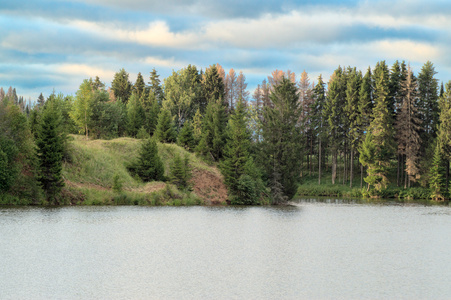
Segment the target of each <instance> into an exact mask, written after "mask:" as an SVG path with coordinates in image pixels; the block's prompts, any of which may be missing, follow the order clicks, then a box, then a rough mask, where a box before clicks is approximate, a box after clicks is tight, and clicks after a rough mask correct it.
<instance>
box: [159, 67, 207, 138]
mask: <svg viewBox="0 0 451 300" xmlns="http://www.w3.org/2000/svg"><path fill="white" fill-rule="evenodd" d="M164 91H165V99H164V100H163V109H167V110H169V111H170V112H171V115H173V116H174V119H175V124H176V126H177V129H178V130H180V128H181V127H182V125H183V124H184V123H185V122H186V121H189V120H192V118H193V117H194V114H195V112H196V109H198V108H199V105H198V99H199V98H200V97H201V84H200V78H199V74H198V73H197V69H195V67H194V70H193V69H192V67H191V66H188V67H187V68H184V69H181V70H179V71H177V72H175V71H174V72H172V75H171V76H169V77H168V78H166V79H165V81H164Z"/></svg>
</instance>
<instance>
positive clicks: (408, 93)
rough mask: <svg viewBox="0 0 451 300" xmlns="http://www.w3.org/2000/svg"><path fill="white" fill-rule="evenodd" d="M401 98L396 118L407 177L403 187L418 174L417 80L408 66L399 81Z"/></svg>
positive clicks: (399, 149)
mask: <svg viewBox="0 0 451 300" xmlns="http://www.w3.org/2000/svg"><path fill="white" fill-rule="evenodd" d="M401 90H402V95H403V96H404V97H403V100H402V102H401V107H400V109H399V113H398V118H397V120H396V130H397V139H398V153H399V154H401V155H404V156H405V157H406V172H407V175H408V178H407V180H406V182H405V183H404V188H406V187H410V184H411V181H414V182H415V181H416V179H417V177H418V176H419V169H418V160H419V150H420V145H421V141H420V136H419V134H418V131H419V129H420V123H421V120H420V119H419V118H418V116H417V103H418V102H417V82H416V78H415V76H414V75H413V72H412V70H410V66H409V68H408V71H407V78H406V79H405V80H404V81H402V82H401Z"/></svg>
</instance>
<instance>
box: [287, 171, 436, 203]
mask: <svg viewBox="0 0 451 300" xmlns="http://www.w3.org/2000/svg"><path fill="white" fill-rule="evenodd" d="M356 175H357V178H355V179H354V181H353V188H350V187H349V182H348V183H347V184H346V185H343V184H342V181H339V180H336V183H335V184H332V183H331V182H332V180H331V178H332V176H331V174H330V173H326V174H324V176H322V178H321V184H318V177H317V176H306V177H304V178H303V180H302V182H301V184H300V185H299V187H298V190H297V193H296V197H302V196H330V197H341V198H385V199H397V200H400V201H410V200H429V199H430V191H429V189H427V188H423V187H412V188H407V189H404V188H403V187H397V186H396V185H389V186H388V187H387V188H386V189H385V190H382V191H380V192H379V193H377V194H376V193H375V191H370V192H367V188H366V183H365V182H363V188H360V174H359V173H358V174H356Z"/></svg>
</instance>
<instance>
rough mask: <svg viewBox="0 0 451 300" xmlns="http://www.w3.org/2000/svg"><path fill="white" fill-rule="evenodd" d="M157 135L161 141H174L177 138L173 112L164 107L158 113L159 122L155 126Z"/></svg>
mask: <svg viewBox="0 0 451 300" xmlns="http://www.w3.org/2000/svg"><path fill="white" fill-rule="evenodd" d="M154 135H155V137H156V138H157V140H158V141H159V142H161V143H173V142H175V140H176V138H177V132H176V131H175V126H174V123H173V121H172V117H171V113H170V112H169V111H168V110H166V109H163V110H161V112H160V114H159V115H158V124H157V127H156V128H155V133H154Z"/></svg>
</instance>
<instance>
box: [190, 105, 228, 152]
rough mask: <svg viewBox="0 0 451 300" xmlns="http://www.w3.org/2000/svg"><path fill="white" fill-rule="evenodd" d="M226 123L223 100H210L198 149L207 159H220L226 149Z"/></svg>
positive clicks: (203, 120)
mask: <svg viewBox="0 0 451 300" xmlns="http://www.w3.org/2000/svg"><path fill="white" fill-rule="evenodd" d="M226 125H227V116H226V112H225V107H224V105H223V103H222V101H221V100H220V99H218V100H216V101H211V102H209V103H208V105H207V109H206V111H205V115H204V117H203V119H202V133H201V139H200V141H199V144H198V146H197V147H196V151H197V152H198V153H200V154H201V155H203V156H204V157H206V158H207V159H212V160H213V161H218V160H220V159H221V158H222V156H223V151H224V144H225V138H226V136H225V129H226Z"/></svg>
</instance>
